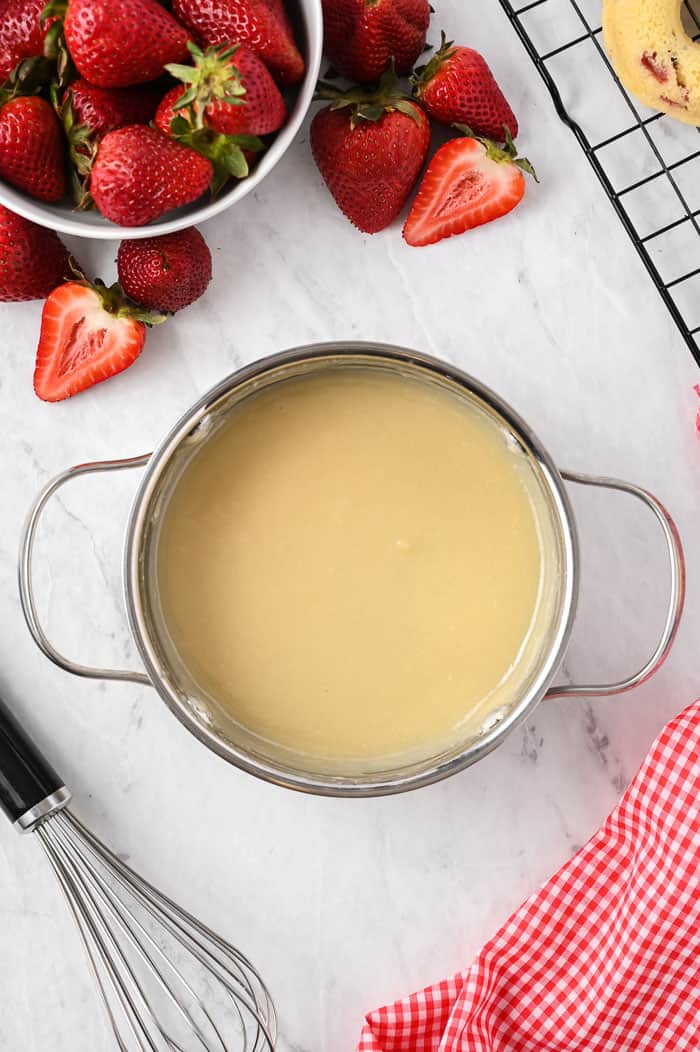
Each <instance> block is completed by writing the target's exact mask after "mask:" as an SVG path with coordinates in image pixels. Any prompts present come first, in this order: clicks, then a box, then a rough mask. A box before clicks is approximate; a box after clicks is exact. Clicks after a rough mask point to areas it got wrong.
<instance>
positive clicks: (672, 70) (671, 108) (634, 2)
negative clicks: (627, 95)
mask: <svg viewBox="0 0 700 1052" xmlns="http://www.w3.org/2000/svg"><path fill="white" fill-rule="evenodd" d="M681 8H682V0H603V36H604V40H605V47H606V49H607V52H608V55H609V57H610V61H611V62H612V64H613V67H614V69H615V72H616V73H617V75H618V77H619V78H620V80H621V81H622V83H623V84H624V86H625V87H626V88H627V90H628V91H630V92H631V93H632V94H633V95H634V96H635V97H636V98H637V99H639V101H640V102H643V103H644V105H645V106H650V107H651V108H652V109H655V110H661V111H662V112H663V113H668V114H669V115H670V116H671V117H676V118H677V120H679V121H684V122H685V123H686V124H695V125H698V124H700V41H699V42H695V41H693V40H691V39H690V37H689V36H688V34H687V33H686V31H685V29H684V28H683V23H682V21H681Z"/></svg>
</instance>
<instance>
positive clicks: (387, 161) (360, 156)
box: [311, 71, 430, 234]
mask: <svg viewBox="0 0 700 1052" xmlns="http://www.w3.org/2000/svg"><path fill="white" fill-rule="evenodd" d="M320 95H321V97H323V98H334V100H335V101H334V102H333V104H332V105H331V106H327V107H326V108H325V109H322V110H320V111H319V112H318V113H317V114H316V116H315V117H314V119H313V121H312V123H311V150H312V152H313V155H314V160H315V161H316V164H317V165H318V167H319V169H320V172H321V175H322V176H323V178H324V179H325V181H326V184H327V186H328V189H329V190H330V192H331V194H332V195H333V197H334V198H335V200H336V203H337V205H338V207H339V208H340V209H341V210H342V211H343V212H344V213H345V215H346V216H347V217H348V219H349V220H350V222H351V223H354V225H355V226H356V227H358V229H360V230H363V231H365V232H366V233H368V234H374V233H376V232H377V231H378V230H383V229H384V228H385V227H387V226H389V224H390V223H391V222H392V221H393V220H394V219H395V218H396V216H397V215H398V214H399V212H400V211H401V209H402V208H403V206H404V204H405V203H406V201H407V200H408V196H409V194H410V192H411V190H412V188H413V185H414V183H415V181H416V179H417V178H418V173H419V172H420V170H421V168H422V167H423V162H424V160H425V157H426V154H427V152H428V146H429V145H430V125H429V124H428V119H427V117H426V116H425V114H424V113H423V111H422V110H421V109H420V107H419V106H416V105H415V103H412V102H410V101H409V100H407V99H406V98H405V96H403V95H402V94H401V93H400V92H399V89H398V81H397V79H396V75H395V74H394V73H393V71H389V72H388V73H387V74H385V76H384V77H383V78H382V81H381V84H380V88H379V91H378V92H377V94H375V95H369V94H363V93H362V92H361V91H360V90H359V89H355V90H353V91H349V92H345V93H339V92H336V91H334V89H333V88H331V87H329V86H328V85H324V84H321V85H320Z"/></svg>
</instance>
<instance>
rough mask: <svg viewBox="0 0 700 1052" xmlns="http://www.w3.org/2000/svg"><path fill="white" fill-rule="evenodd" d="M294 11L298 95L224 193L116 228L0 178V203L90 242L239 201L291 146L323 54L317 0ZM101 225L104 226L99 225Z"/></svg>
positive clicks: (154, 232)
mask: <svg viewBox="0 0 700 1052" xmlns="http://www.w3.org/2000/svg"><path fill="white" fill-rule="evenodd" d="M297 2H298V6H299V11H300V13H301V16H302V20H303V23H304V32H305V34H306V51H307V55H306V71H305V73H304V79H303V80H302V82H301V85H300V88H299V94H298V96H297V98H296V102H295V103H294V106H293V107H292V109H291V111H290V114H289V120H288V121H287V123H286V124H285V125H284V127H283V128H282V129H281V131H280V132H279V134H278V135H277V137H276V138H275V140H274V142H273V143H272V145H271V146H270V148H269V149H268V150H267V151H266V152H265V155H264V156H263V158H262V160H261V161H260V164H259V165H258V167H257V168H256V169H255V171H254V172H253V173H252V174H251V175H249V176H248V177H247V178H246V179H244V180H242V181H241V182H240V183H239V184H238V186H236V187H234V188H233V189H231V190H230V191H229V192H228V193H224V194H222V195H221V196H220V197H218V198H217V199H216V200H215V201H211V202H210V203H208V204H205V205H202V206H201V207H198V208H194V209H192V210H191V211H187V212H184V213H182V214H175V215H174V216H173V218H171V219H166V220H163V221H156V222H153V223H149V224H146V226H135V227H131V226H130V227H126V226H124V227H122V226H118V225H117V224H116V223H111V222H110V221H109V220H106V219H104V217H100V222H99V224H98V223H95V224H94V225H92V224H90V223H86V222H82V221H81V220H78V219H74V218H73V216H74V214H75V213H74V212H73V211H72V210H68V209H67V210H66V212H65V215H64V214H63V213H55V212H53V211H52V210H51V209H49V208H46V207H45V206H44V205H43V204H42V202H40V201H38V200H35V199H33V198H31V197H28V196H27V195H26V194H23V193H21V191H19V190H17V189H15V188H14V187H12V186H10V185H8V184H7V183H5V182H4V181H3V180H0V205H4V207H5V208H9V210H10V211H11V212H15V213H16V214H17V215H19V216H22V217H23V218H24V219H29V220H31V222H33V223H38V225H39V226H43V227H46V228H48V229H49V230H54V231H56V233H59V234H66V235H68V236H71V237H82V238H87V239H89V240H91V241H121V240H124V239H130V240H133V239H142V238H146V237H161V236H162V235H163V234H174V233H176V232H177V231H178V230H186V229H187V228H189V227H193V226H198V225H199V224H200V223H204V222H206V220H207V219H212V218H213V217H214V216H217V215H220V214H221V213H222V212H224V211H225V210H226V209H227V208H232V207H233V205H235V204H238V202H239V201H242V200H243V198H244V197H246V196H247V195H248V194H249V193H251V192H252V191H253V190H254V189H255V188H256V187H257V186H259V185H260V183H261V182H262V180H263V179H264V178H265V177H266V176H267V175H269V173H270V172H271V171H272V169H273V168H274V167H275V166H276V165H277V164H278V163H279V162H280V161H281V160H282V158H283V157H284V155H285V153H286V152H287V150H288V149H289V147H290V146H291V145H292V143H293V141H294V139H295V137H296V135H297V133H298V131H299V129H300V128H301V126H302V124H303V122H304V120H305V118H306V115H307V113H308V111H309V107H310V105H311V102H312V100H313V96H314V92H315V90H316V82H317V81H318V77H319V73H320V70H321V61H322V57H323V11H322V8H321V0H297ZM103 224H104V225H103Z"/></svg>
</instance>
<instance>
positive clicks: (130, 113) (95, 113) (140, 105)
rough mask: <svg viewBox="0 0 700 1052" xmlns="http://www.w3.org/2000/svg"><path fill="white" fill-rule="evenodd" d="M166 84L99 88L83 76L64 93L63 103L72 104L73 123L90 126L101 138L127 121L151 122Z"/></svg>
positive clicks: (131, 122)
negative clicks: (162, 85) (160, 86)
mask: <svg viewBox="0 0 700 1052" xmlns="http://www.w3.org/2000/svg"><path fill="white" fill-rule="evenodd" d="M162 91H163V89H162V88H160V89H159V88H158V87H154V86H153V85H151V84H146V85H136V86H135V87H132V88H99V87H97V85H95V84H89V83H88V81H87V80H83V79H82V78H81V79H79V80H76V81H73V83H72V84H71V85H70V87H68V88H67V89H66V91H65V92H64V94H63V99H62V107H63V110H64V113H65V111H66V110H67V109H68V108H70V113H71V123H72V126H73V127H83V128H86V129H87V130H88V131H89V132H90V133H91V134H92V135H93V136H94V137H95V139H98V140H99V139H101V138H102V137H103V136H104V135H106V134H107V132H111V131H114V130H115V128H123V127H124V125H125V124H148V122H149V121H150V120H151V119H152V117H153V115H154V114H155V112H156V108H157V106H158V102H159V100H160V97H161V95H162Z"/></svg>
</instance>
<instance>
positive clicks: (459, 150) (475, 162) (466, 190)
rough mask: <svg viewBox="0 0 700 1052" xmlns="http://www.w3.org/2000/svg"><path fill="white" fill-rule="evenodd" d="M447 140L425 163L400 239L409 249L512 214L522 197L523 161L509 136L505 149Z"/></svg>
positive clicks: (527, 169)
mask: <svg viewBox="0 0 700 1052" xmlns="http://www.w3.org/2000/svg"><path fill="white" fill-rule="evenodd" d="M462 130H463V131H464V132H465V134H466V135H467V136H468V137H467V138H465V139H451V140H450V141H449V142H446V143H445V145H444V146H441V147H440V149H439V150H438V151H437V153H436V154H435V156H434V157H433V159H432V161H431V162H430V164H429V165H428V170H427V172H426V173H425V176H424V178H423V182H422V183H421V185H420V189H419V190H418V194H417V195H416V199H415V201H414V202H413V207H412V208H411V211H410V213H409V216H408V219H407V220H406V225H405V227H404V231H403V236H404V238H405V239H406V241H407V242H408V244H409V245H416V246H419V245H432V244H434V243H435V242H436V241H442V239H443V238H446V237H452V236H453V234H462V233H464V231H465V230H471V229H472V228H473V227H476V226H481V225H482V224H483V223H490V222H491V221H492V220H493V219H499V218H500V217H501V216H504V215H506V214H507V213H508V212H511V211H512V210H513V209H514V208H515V207H516V205H518V204H519V203H520V201H522V198H523V195H524V193H525V178H524V176H523V172H529V173H530V175H533V176H534V177H535V179H536V178H537V176H536V175H535V171H534V169H533V167H532V165H531V164H530V162H529V161H528V160H526V159H525V158H520V157H518V156H517V151H516V149H515V146H514V144H513V140H512V139H511V138H510V136H507V143H506V147H505V149H501V147H500V146H497V145H496V144H495V143H493V142H490V141H489V140H488V139H475V138H472V137H471V133H470V130H469V129H468V128H463V129H462Z"/></svg>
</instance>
